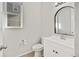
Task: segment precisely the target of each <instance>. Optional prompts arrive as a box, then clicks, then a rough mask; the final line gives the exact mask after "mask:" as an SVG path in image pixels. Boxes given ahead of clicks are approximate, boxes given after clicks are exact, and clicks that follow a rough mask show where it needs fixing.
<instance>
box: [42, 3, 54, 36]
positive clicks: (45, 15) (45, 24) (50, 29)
mask: <svg viewBox="0 0 79 59" xmlns="http://www.w3.org/2000/svg"><path fill="white" fill-rule="evenodd" d="M53 4H54V3H51V2H43V3H42V4H41V5H42V6H41V23H42V24H41V27H42V28H41V29H42V36H51V35H52V34H54V18H53V14H54V13H53V12H54V10H53Z"/></svg>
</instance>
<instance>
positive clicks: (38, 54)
mask: <svg viewBox="0 0 79 59" xmlns="http://www.w3.org/2000/svg"><path fill="white" fill-rule="evenodd" d="M32 49H33V51H34V57H42V50H43V45H42V44H36V45H34V46H33V47H32Z"/></svg>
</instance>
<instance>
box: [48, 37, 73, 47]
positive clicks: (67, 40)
mask: <svg viewBox="0 0 79 59" xmlns="http://www.w3.org/2000/svg"><path fill="white" fill-rule="evenodd" d="M46 40H48V41H51V42H52V41H53V42H57V43H59V44H63V45H65V46H68V47H71V48H74V39H73V38H69V37H60V36H53V37H51V38H47V39H46Z"/></svg>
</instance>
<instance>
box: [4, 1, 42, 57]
mask: <svg viewBox="0 0 79 59" xmlns="http://www.w3.org/2000/svg"><path fill="white" fill-rule="evenodd" d="M23 6H24V19H23V20H24V28H23V29H5V30H4V36H5V42H6V44H7V47H8V48H7V50H6V51H5V52H4V53H5V56H18V55H20V54H22V53H25V52H26V53H27V52H28V51H31V47H32V45H34V44H36V43H37V42H39V40H40V35H41V32H40V29H41V28H40V3H35V2H34V3H29V2H28V3H23ZM21 40H25V41H26V44H25V45H22V43H21Z"/></svg>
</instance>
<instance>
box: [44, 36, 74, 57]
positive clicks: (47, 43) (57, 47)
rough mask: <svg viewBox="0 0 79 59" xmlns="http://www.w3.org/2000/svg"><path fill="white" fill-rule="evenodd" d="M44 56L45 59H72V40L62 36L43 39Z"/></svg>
mask: <svg viewBox="0 0 79 59" xmlns="http://www.w3.org/2000/svg"><path fill="white" fill-rule="evenodd" d="M43 42H44V56H45V57H73V56H75V55H74V54H75V52H74V48H75V47H74V38H73V37H67V36H62V35H53V36H51V37H44V38H43Z"/></svg>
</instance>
